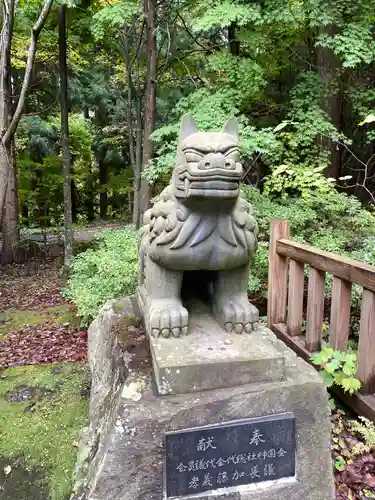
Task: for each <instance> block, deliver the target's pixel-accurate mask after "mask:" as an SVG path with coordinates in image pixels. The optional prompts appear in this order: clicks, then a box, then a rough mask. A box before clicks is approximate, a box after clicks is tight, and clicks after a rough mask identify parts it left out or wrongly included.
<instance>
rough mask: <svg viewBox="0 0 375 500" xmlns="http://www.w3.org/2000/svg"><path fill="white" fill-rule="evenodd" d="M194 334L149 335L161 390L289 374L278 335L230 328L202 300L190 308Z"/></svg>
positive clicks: (208, 386)
mask: <svg viewBox="0 0 375 500" xmlns="http://www.w3.org/2000/svg"><path fill="white" fill-rule="evenodd" d="M189 313H190V317H189V334H188V335H186V336H184V337H181V338H179V339H178V340H173V339H164V338H163V337H159V338H157V339H155V338H154V337H151V338H150V345H151V354H152V362H153V368H154V374H155V381H156V385H157V389H158V391H159V394H161V395H165V394H184V393H189V392H199V391H204V390H208V389H223V388H228V387H237V386H241V385H245V384H250V383H259V382H271V381H275V380H282V379H283V378H284V377H285V359H284V355H283V353H282V352H280V350H279V349H278V348H277V347H276V346H275V342H274V340H275V338H274V336H271V337H270V336H269V331H268V330H264V329H261V330H260V331H256V332H253V333H252V334H251V335H247V334H246V335H245V334H244V335H237V334H228V333H227V332H226V331H225V330H224V329H223V328H222V327H221V326H220V325H219V324H218V323H217V322H216V321H215V319H214V318H213V317H212V315H211V314H210V312H209V309H208V308H207V307H206V306H205V305H204V304H202V303H195V304H194V306H192V307H191V308H189Z"/></svg>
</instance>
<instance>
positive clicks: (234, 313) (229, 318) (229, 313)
mask: <svg viewBox="0 0 375 500" xmlns="http://www.w3.org/2000/svg"><path fill="white" fill-rule="evenodd" d="M214 315H215V317H216V319H217V321H218V322H219V323H220V324H221V325H222V326H223V327H224V328H225V330H226V331H227V332H228V333H230V332H236V333H244V332H246V333H251V332H252V331H253V330H257V329H258V321H259V311H258V309H257V308H256V307H255V306H253V305H252V304H250V302H249V301H248V299H247V297H246V296H239V297H236V296H232V297H223V298H220V299H219V300H218V301H217V302H216V304H215V306H214Z"/></svg>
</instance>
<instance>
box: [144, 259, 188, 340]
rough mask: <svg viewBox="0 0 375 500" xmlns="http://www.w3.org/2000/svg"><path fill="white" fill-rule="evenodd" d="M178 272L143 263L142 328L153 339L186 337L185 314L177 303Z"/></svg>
mask: <svg viewBox="0 0 375 500" xmlns="http://www.w3.org/2000/svg"><path fill="white" fill-rule="evenodd" d="M182 276H183V272H182V271H173V270H171V269H166V268H165V267H162V266H160V265H159V264H157V263H156V262H153V261H152V260H151V259H150V258H147V261H146V283H145V291H146V307H145V326H146V330H147V332H148V333H149V334H150V335H152V336H153V337H159V336H162V337H165V338H167V337H180V336H181V335H186V334H187V329H188V317H189V316H188V311H187V310H186V309H185V307H183V305H182V302H181V285H182Z"/></svg>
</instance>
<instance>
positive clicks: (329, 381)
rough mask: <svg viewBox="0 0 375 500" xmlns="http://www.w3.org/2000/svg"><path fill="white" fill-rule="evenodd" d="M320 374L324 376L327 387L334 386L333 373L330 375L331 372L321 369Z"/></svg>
mask: <svg viewBox="0 0 375 500" xmlns="http://www.w3.org/2000/svg"><path fill="white" fill-rule="evenodd" d="M319 374H320V376H321V377H322V379H323V380H324V383H325V384H326V386H327V387H332V386H333V383H334V381H335V380H334V378H333V377H332V375H330V374H329V373H327V372H326V371H325V370H321V371H320V372H319Z"/></svg>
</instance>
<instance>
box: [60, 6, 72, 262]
mask: <svg viewBox="0 0 375 500" xmlns="http://www.w3.org/2000/svg"><path fill="white" fill-rule="evenodd" d="M59 68H60V101H61V149H62V167H63V185H64V235H65V254H64V265H65V267H66V268H68V267H69V266H70V264H71V261H72V257H73V227H72V192H71V186H72V178H71V172H70V153H69V116H68V75H67V64H66V6H65V5H61V6H60V7H59Z"/></svg>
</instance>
